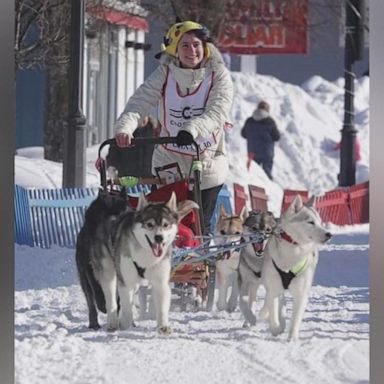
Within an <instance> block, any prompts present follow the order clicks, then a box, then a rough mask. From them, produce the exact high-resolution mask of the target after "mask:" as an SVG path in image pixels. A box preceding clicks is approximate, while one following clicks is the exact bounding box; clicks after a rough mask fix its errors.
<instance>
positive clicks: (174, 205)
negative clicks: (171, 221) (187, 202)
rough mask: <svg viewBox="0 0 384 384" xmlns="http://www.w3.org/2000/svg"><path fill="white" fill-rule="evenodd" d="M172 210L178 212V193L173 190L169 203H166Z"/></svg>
mask: <svg viewBox="0 0 384 384" xmlns="http://www.w3.org/2000/svg"><path fill="white" fill-rule="evenodd" d="M165 205H166V206H167V207H168V208H169V209H170V210H171V211H172V212H176V209H177V202H176V194H175V192H174V191H173V192H172V195H171V197H170V198H169V200H168V202H167V204H165Z"/></svg>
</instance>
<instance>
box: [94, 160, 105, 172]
mask: <svg viewBox="0 0 384 384" xmlns="http://www.w3.org/2000/svg"><path fill="white" fill-rule="evenodd" d="M102 164H104V159H102V158H101V157H98V158H97V159H96V162H95V167H96V169H97V170H98V171H99V172H100V169H101V165H102Z"/></svg>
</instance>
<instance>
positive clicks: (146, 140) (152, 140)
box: [98, 136, 200, 160]
mask: <svg viewBox="0 0 384 384" xmlns="http://www.w3.org/2000/svg"><path fill="white" fill-rule="evenodd" d="M111 144H116V139H114V138H113V139H107V140H105V141H103V142H102V143H101V144H100V147H99V154H98V157H101V151H102V149H103V148H104V147H105V146H107V145H111ZM151 144H177V138H176V136H168V137H135V138H132V140H131V146H134V145H151ZM191 145H192V146H193V147H195V150H196V159H197V160H200V151H199V145H198V144H197V143H196V141H193V142H192V144H191ZM131 146H129V147H125V148H127V149H128V148H130V147H131ZM122 148H123V147H122Z"/></svg>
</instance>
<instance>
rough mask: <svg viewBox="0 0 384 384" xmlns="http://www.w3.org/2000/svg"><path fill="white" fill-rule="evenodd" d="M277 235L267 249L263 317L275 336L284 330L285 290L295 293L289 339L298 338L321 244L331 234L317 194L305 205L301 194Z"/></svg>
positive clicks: (287, 213) (281, 222) (263, 280)
mask: <svg viewBox="0 0 384 384" xmlns="http://www.w3.org/2000/svg"><path fill="white" fill-rule="evenodd" d="M275 232H276V234H275V235H273V236H272V237H271V238H270V239H269V241H268V244H267V246H266V249H265V256H264V257H265V259H264V264H263V268H262V272H261V273H262V282H263V284H264V286H265V289H266V296H265V303H264V307H263V308H262V310H261V311H260V317H262V318H264V319H265V318H267V317H268V322H269V329H270V331H271V333H272V335H274V336H277V335H279V334H281V333H282V332H283V331H284V329H285V315H284V313H283V306H284V301H283V300H284V293H285V291H286V290H288V291H289V292H290V294H291V295H292V319H291V324H290V330H289V335H288V340H297V339H298V337H299V329H300V326H301V322H302V319H303V316H304V312H305V308H306V306H307V302H308V297H309V293H310V290H311V287H312V282H313V276H314V273H315V269H316V265H317V262H318V258H319V253H318V246H319V245H320V244H323V243H325V242H326V241H328V240H329V239H330V238H331V237H332V234H331V233H330V232H328V231H327V230H326V229H325V228H324V227H323V226H322V225H321V219H320V216H319V214H318V212H317V211H316V210H315V208H314V196H312V198H311V199H310V200H309V201H308V203H306V204H303V202H302V199H301V197H300V195H297V196H296V197H295V199H294V200H293V201H292V203H291V204H290V206H289V207H288V209H287V210H286V212H285V213H283V214H282V216H281V218H280V223H279V225H278V228H277V230H276V231H275Z"/></svg>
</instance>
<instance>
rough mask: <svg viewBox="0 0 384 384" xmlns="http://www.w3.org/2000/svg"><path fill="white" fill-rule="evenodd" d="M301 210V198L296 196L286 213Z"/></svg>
mask: <svg viewBox="0 0 384 384" xmlns="http://www.w3.org/2000/svg"><path fill="white" fill-rule="evenodd" d="M301 208H303V200H302V199H301V196H300V195H299V194H297V195H296V196H295V198H294V199H293V200H292V203H291V204H290V205H289V207H288V209H287V213H292V214H294V213H297V212H299V211H300V209H301Z"/></svg>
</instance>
